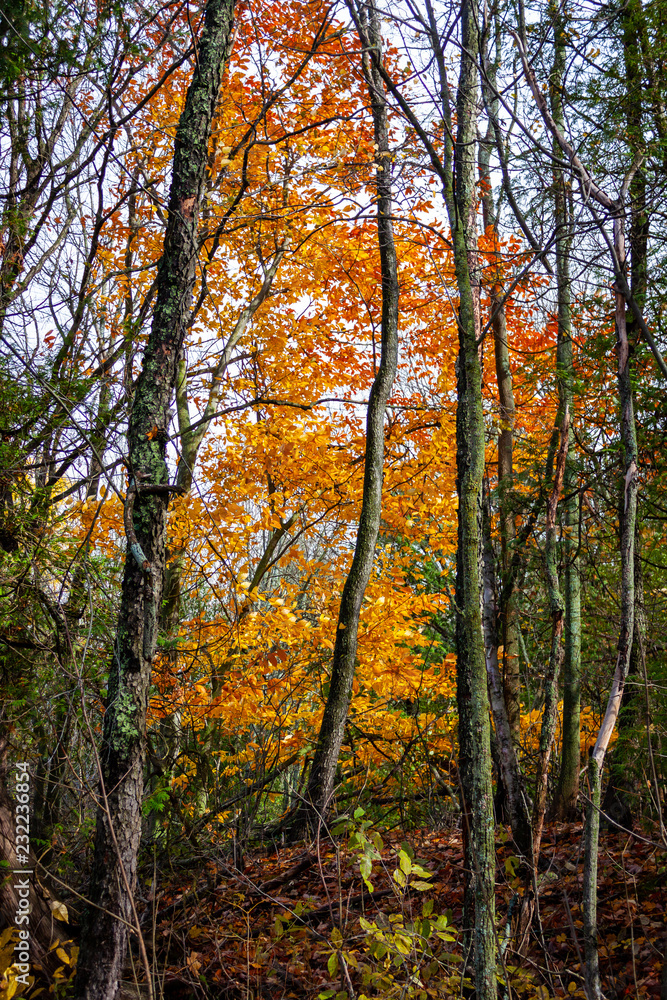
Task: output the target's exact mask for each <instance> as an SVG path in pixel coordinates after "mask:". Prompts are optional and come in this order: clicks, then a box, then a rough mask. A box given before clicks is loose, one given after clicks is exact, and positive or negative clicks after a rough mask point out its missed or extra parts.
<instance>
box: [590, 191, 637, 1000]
mask: <svg viewBox="0 0 667 1000" xmlns="http://www.w3.org/2000/svg"><path fill="white" fill-rule="evenodd" d="M620 211H621V210H620V209H619V215H618V216H617V218H616V219H615V220H614V251H615V254H616V259H617V261H618V264H619V269H620V270H621V271H622V272H623V271H624V270H625V266H626V257H625V237H624V226H623V221H624V220H623V217H622V215H621V214H620ZM625 310H626V303H625V298H624V297H623V295H622V293H621V291H620V289H619V288H618V285H617V287H616V348H617V352H618V390H619V401H620V409H621V443H622V446H623V472H624V475H623V479H622V484H621V497H620V504H619V510H620V517H621V621H620V628H619V638H618V654H617V658H616V669H615V671H614V678H613V681H612V686H611V691H610V694H609V699H608V701H607V708H606V711H605V715H604V719H603V720H602V725H601V726H600V731H599V733H598V737H597V740H596V743H595V747H594V748H593V751H592V754H591V760H590V762H589V768H588V774H589V786H590V803H591V804H590V808H589V810H588V813H587V822H586V830H585V834H584V836H585V844H586V853H585V857H584V895H585V905H584V941H585V959H586V981H587V988H588V994H589V998H590V1000H598V998H599V997H601V995H602V993H601V987H600V972H599V966H598V957H597V928H596V906H597V852H598V829H599V810H600V786H601V775H602V767H603V764H604V758H605V754H606V752H607V747H608V745H609V740H610V738H611V734H612V732H613V731H614V726H615V725H616V720H617V718H618V713H619V710H620V707H621V701H622V698H623V690H624V688H625V680H626V677H627V676H628V671H629V669H630V660H631V656H632V645H633V635H634V625H635V574H634V542H635V529H636V519H637V485H638V484H637V476H638V452H637V434H636V427H635V415H634V406H633V399H632V382H631V375H630V348H629V343H628V333H627V326H626V313H625Z"/></svg>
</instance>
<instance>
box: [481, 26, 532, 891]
mask: <svg viewBox="0 0 667 1000" xmlns="http://www.w3.org/2000/svg"><path fill="white" fill-rule="evenodd" d="M500 41H501V38H500V23H499V21H496V53H495V58H494V60H493V61H491V60H489V59H488V58H487V54H486V52H485V51H483V52H482V61H483V65H484V67H485V78H486V80H487V81H488V87H487V93H486V103H487V106H488V107H490V109H491V115H492V116H497V112H498V97H497V93H496V70H497V65H498V62H499V60H500V53H501V46H500ZM482 45H483V47H484V48H485V40H483V42H482ZM494 144H495V142H494V128H493V123H492V122H491V121H489V128H488V130H487V134H486V139H485V141H483V142H480V152H479V164H480V177H481V181H482V185H483V194H482V213H483V221H484V229H485V232H486V233H487V236H489V235H490V236H491V237H492V239H493V252H494V254H495V255H496V259H495V261H492V263H491V267H492V268H493V267H494V266H495V268H496V274H495V275H493V274H492V278H491V285H490V288H489V307H490V310H491V316H490V322H491V326H492V329H493V344H494V354H495V362H496V378H497V381H498V397H499V403H500V406H499V410H500V431H499V433H498V493H499V507H500V537H501V555H502V573H503V577H505V576H506V575H507V574H508V572H509V569H510V564H511V560H512V555H513V547H514V542H515V539H516V524H515V520H514V514H513V512H512V506H511V498H510V491H511V488H512V454H513V448H514V418H515V406H514V393H513V389H512V369H511V366H510V356H509V344H508V339H507V321H506V316H505V303H504V299H503V288H502V284H501V280H500V274H499V266H498V265H499V262H500V239H499V233H498V216H497V212H496V205H495V203H494V198H493V189H492V186H491V169H490V157H491V148H492V146H493V145H494ZM487 499H488V497H487ZM487 507H488V503H485V504H484V512H483V525H484V533H483V547H484V557H483V594H484V599H483V626H484V645H485V654H486V671H487V678H488V686H489V701H490V704H491V711H492V713H493V724H494V729H495V733H496V739H497V742H498V758H499V762H500V768H499V770H500V774H499V776H498V781H499V784H500V785H501V786H502V789H503V793H504V796H505V799H504V800H503V801H504V804H505V801H506V811H507V814H508V818H509V821H510V825H511V827H512V836H513V838H514V844H515V847H516V850H517V852H518V853H519V855H520V856H522V857H523V858H524V859H525V862H526V863H527V867H528V871H529V872H530V875H531V876H532V835H531V825H530V815H529V812H528V805H527V797H526V795H525V788H524V782H523V775H522V774H521V770H520V767H519V760H518V756H517V754H518V747H519V733H520V724H521V711H520V701H519V635H518V627H517V625H518V623H517V617H516V595H515V591H514V587H512V588H511V589H510V592H509V593H508V594H507V595H506V596H505V588H504V587H503V588H501V597H500V607H497V605H496V591H497V588H496V584H495V556H494V552H493V546H492V544H491V524H490V520H491V517H490V511H489V510H488V509H487ZM498 633H500V635H498ZM499 639H500V642H499ZM500 646H502V661H503V672H502V677H501V674H500V667H499V653H500ZM497 800H498V797H496V801H497Z"/></svg>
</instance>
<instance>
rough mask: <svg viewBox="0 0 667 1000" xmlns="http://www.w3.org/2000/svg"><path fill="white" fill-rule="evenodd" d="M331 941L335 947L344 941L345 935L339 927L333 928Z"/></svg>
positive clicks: (338, 946)
mask: <svg viewBox="0 0 667 1000" xmlns="http://www.w3.org/2000/svg"><path fill="white" fill-rule="evenodd" d="M331 943H332V944H333V946H334V948H340V946H341V945H342V943H343V935H342V934H341V932H340V930H339V929H338V927H333V928H332V930H331Z"/></svg>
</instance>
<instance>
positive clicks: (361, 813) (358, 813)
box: [354, 806, 366, 819]
mask: <svg viewBox="0 0 667 1000" xmlns="http://www.w3.org/2000/svg"><path fill="white" fill-rule="evenodd" d="M365 815H366V810H365V809H362V808H361V806H357V808H356V809H355V810H354V818H355V819H361V817H362V816H365Z"/></svg>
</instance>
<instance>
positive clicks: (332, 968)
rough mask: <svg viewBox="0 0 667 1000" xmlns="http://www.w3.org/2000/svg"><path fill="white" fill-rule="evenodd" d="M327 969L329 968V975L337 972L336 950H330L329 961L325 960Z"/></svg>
mask: <svg viewBox="0 0 667 1000" xmlns="http://www.w3.org/2000/svg"><path fill="white" fill-rule="evenodd" d="M327 969H328V970H329V975H330V976H335V975H336V974H337V973H338V955H337V954H336V952H335V951H334V952H332V953H331V955H329V961H328V962H327Z"/></svg>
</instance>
